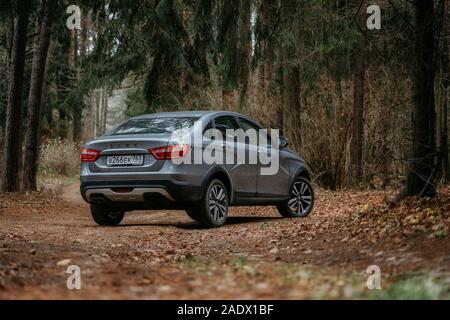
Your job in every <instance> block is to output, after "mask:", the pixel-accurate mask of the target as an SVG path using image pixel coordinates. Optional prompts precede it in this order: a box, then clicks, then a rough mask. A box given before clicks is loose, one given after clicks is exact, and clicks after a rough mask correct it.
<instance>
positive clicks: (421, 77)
mask: <svg viewBox="0 0 450 320" xmlns="http://www.w3.org/2000/svg"><path fill="white" fill-rule="evenodd" d="M414 6H415V55H414V63H415V70H414V86H413V88H414V89H413V90H414V110H413V134H412V154H411V160H410V166H409V169H408V178H407V182H406V195H419V196H433V195H435V193H436V191H435V188H434V177H433V175H435V172H434V168H435V155H436V150H435V123H434V122H435V108H434V71H435V69H434V53H435V48H434V46H435V44H434V27H433V26H434V3H433V1H429V0H416V1H415V2H414Z"/></svg>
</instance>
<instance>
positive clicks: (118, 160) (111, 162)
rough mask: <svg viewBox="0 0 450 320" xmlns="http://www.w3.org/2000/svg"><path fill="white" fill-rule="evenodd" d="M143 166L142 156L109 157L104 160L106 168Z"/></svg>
mask: <svg viewBox="0 0 450 320" xmlns="http://www.w3.org/2000/svg"><path fill="white" fill-rule="evenodd" d="M143 164H144V156H143V155H130V156H109V157H107V158H106V165H108V166H142V165H143Z"/></svg>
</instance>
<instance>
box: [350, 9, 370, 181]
mask: <svg viewBox="0 0 450 320" xmlns="http://www.w3.org/2000/svg"><path fill="white" fill-rule="evenodd" d="M365 12H366V7H365V5H364V1H363V2H362V4H361V11H360V12H359V13H358V26H359V27H358V29H359V28H361V30H359V31H360V33H359V35H358V43H357V45H356V52H355V75H354V85H353V122H352V124H353V126H352V141H351V143H350V171H351V172H350V174H351V184H353V185H355V186H356V185H358V184H360V183H361V182H362V181H361V180H362V177H363V168H362V148H363V139H364V80H365V74H366V36H365V29H366V27H365V24H366V19H365V17H366V13H365Z"/></svg>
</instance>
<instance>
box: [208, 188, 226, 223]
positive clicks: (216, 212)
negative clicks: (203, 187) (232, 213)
mask: <svg viewBox="0 0 450 320" xmlns="http://www.w3.org/2000/svg"><path fill="white" fill-rule="evenodd" d="M208 204H209V213H210V214H211V216H212V219H213V220H214V221H215V222H218V221H220V220H222V219H223V218H224V217H226V214H227V196H226V191H225V190H224V188H223V187H222V186H221V185H219V184H216V185H214V186H213V187H212V188H211V191H210V193H209V202H208Z"/></svg>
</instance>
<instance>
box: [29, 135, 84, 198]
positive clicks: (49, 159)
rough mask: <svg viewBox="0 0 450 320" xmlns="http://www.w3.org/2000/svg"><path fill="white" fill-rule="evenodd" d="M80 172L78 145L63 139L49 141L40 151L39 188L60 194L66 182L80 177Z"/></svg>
mask: <svg viewBox="0 0 450 320" xmlns="http://www.w3.org/2000/svg"><path fill="white" fill-rule="evenodd" d="M79 170H80V158H79V146H78V144H76V143H74V142H72V141H70V140H67V139H61V138H54V139H49V140H47V141H46V142H45V143H43V144H42V145H41V147H40V150H39V171H38V188H39V190H40V191H44V192H50V193H59V192H60V191H61V188H62V185H63V183H64V181H65V180H67V179H69V180H70V179H72V178H73V177H75V176H76V175H78V173H79Z"/></svg>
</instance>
